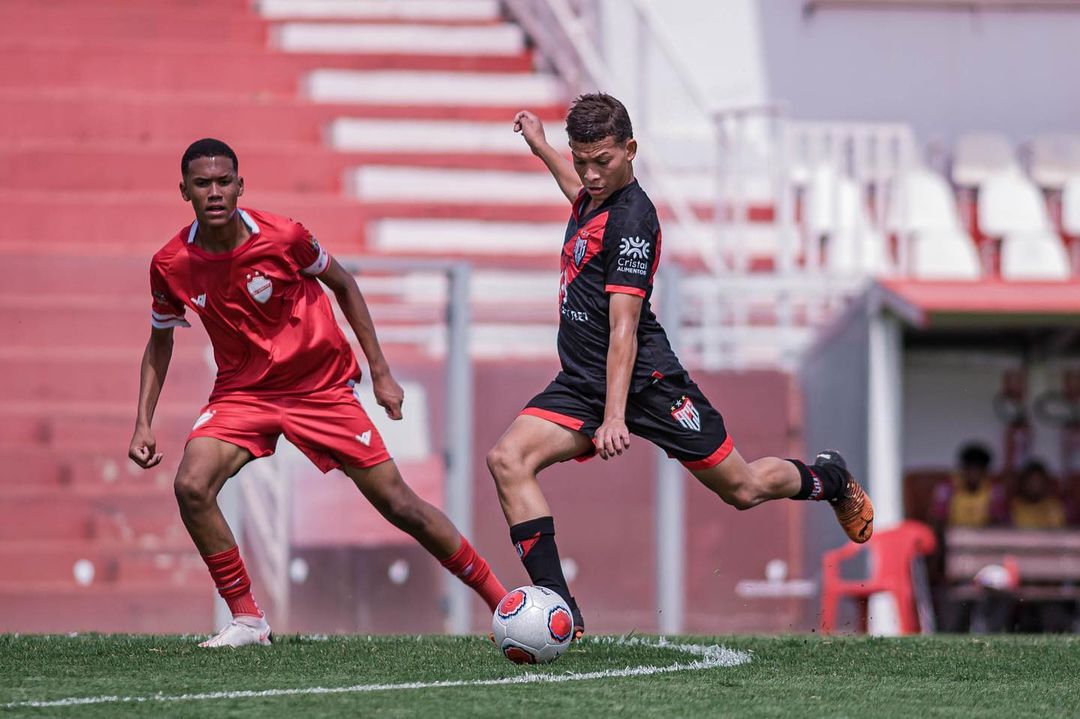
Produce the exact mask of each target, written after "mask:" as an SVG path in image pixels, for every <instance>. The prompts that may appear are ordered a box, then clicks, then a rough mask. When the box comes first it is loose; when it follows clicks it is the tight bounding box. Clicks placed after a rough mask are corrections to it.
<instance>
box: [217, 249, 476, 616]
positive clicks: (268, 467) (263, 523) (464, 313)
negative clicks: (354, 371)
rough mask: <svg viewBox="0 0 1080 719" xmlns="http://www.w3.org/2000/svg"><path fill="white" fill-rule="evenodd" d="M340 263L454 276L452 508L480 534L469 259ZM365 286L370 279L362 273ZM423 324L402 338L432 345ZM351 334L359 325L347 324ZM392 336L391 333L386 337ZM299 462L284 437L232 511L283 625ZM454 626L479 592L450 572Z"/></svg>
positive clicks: (449, 443) (448, 343)
mask: <svg viewBox="0 0 1080 719" xmlns="http://www.w3.org/2000/svg"><path fill="white" fill-rule="evenodd" d="M337 260H338V262H339V263H340V264H341V265H342V266H343V267H344V268H345V269H346V270H348V271H349V272H351V273H352V274H354V275H356V276H357V277H361V278H362V277H363V276H364V275H367V274H369V273H378V274H382V275H395V274H396V275H402V274H408V273H426V274H431V273H437V274H442V275H443V276H445V278H446V285H445V294H444V296H443V307H444V322H445V333H444V334H443V339H444V342H445V344H444V345H443V346H442V347H441V348H440V349H441V350H442V352H440V354H442V355H443V357H444V361H445V366H446V377H445V379H446V407H447V409H446V413H445V428H444V435H445V437H446V440H445V441H446V444H445V449H444V462H445V465H446V484H445V497H446V507H445V510H446V515H447V516H448V517H449V518H450V520H451V521H452V522H453V523H454V525H455V526H456V527H457V528H458V530H459V531H461V533H462V534H463V535H464V536H470V535H471V534H472V506H473V496H472V494H473V493H472V488H473V485H472V480H473V470H472V433H473V408H472V405H473V374H472V360H471V358H470V354H469V312H470V308H469V283H470V275H471V270H470V267H469V265H468V264H466V263H463V262H449V261H446V262H443V261H438V260H432V261H426V260H397V259H390V258H370V257H365V258H362V259H361V258H352V257H338V258H337ZM361 285H362V286H363V282H362V280H361ZM421 322H422V323H423V324H422V327H421V331H418V332H416V333H415V334H412V335H408V334H402V336H401V337H399V338H398V341H399V342H400V341H405V342H409V341H412V342H414V343H416V344H417V345H420V346H421V348H422V349H425V350H426V349H427V348H428V345H429V344H430V341H431V328H430V326H429V325H430V318H428V317H424V318H422V319H421ZM343 329H344V330H345V332H346V333H347V334H351V330H350V329H349V328H347V327H344V328H343ZM381 339H382V340H383V341H384V342H385V338H384V337H381ZM297 462H299V463H301V464H303V465H306V464H307V460H306V458H304V457H303V455H301V454H300V452H299V451H298V450H295V448H292V447H291V445H288V443H287V442H284V441H282V442H281V443H279V449H278V451H277V453H275V455H274V456H272V457H270V458H268V459H264V460H260V461H258V462H253V463H251V464H249V465H248V466H247V467H245V469H244V470H243V471H242V473H241V476H240V482H239V485H240V493H239V500H240V501H239V502H236V503H235V504H236V505H238V506H236V507H235V508H234V509H233V511H227V515H231V516H229V521H230V523H231V524H233V528H234V531H236V533H237V534H238V535H241V534H243V535H244V536H245V537H246V539H247V543H246V546H245V548H244V551H245V555H246V556H248V557H249V558H250V561H252V563H253V564H254V566H255V567H256V571H257V573H258V576H259V577H260V578H261V582H260V586H261V587H263V590H262V591H265V592H266V593H267V596H268V597H269V599H270V601H271V602H272V603H273V609H274V622H275V626H276V627H279V630H281V629H287V627H288V621H289V609H290V600H289V595H290V587H291V583H292V579H291V572H290V570H291V559H292V557H291V552H292V526H293V525H292V521H293V517H292V481H291V478H292V476H293V475H294V474H295V473H296V471H297ZM444 596H445V600H446V601H445V606H446V622H445V628H446V631H448V632H450V633H454V634H462V633H465V632H467V631H469V628H470V603H471V596H470V592H469V589H468V587H466V586H465V585H464V584H463V583H462V582H460V581H458V579H457V578H456V577H454V576H453V575H451V574H447V576H446V583H445V585H444Z"/></svg>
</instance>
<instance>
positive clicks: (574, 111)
mask: <svg viewBox="0 0 1080 719" xmlns="http://www.w3.org/2000/svg"><path fill="white" fill-rule="evenodd" d="M566 135H567V137H569V138H570V140H571V141H573V142H599V141H600V140H603V139H604V138H605V137H614V138H615V142H618V143H623V142H626V141H627V140H629V139H630V138H631V137H633V136H634V128H633V126H632V125H631V124H630V113H628V112H627V111H626V106H625V105H623V104H622V103H621V102H619V101H618V100H616V99H615V98H614V97H612V96H611V95H608V94H606V93H603V92H594V93H590V94H587V95H579V96H578V98H577V99H576V100H574V102H573V103H572V104H571V105H570V112H568V113H567V115H566Z"/></svg>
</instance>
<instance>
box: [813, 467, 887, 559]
mask: <svg viewBox="0 0 1080 719" xmlns="http://www.w3.org/2000/svg"><path fill="white" fill-rule="evenodd" d="M814 461H815V463H816V464H831V465H834V466H837V467H839V468H840V469H842V470H843V471H844V475H845V476H846V477H847V484H846V485H845V486H844V491H843V493H842V494H841V495H840V496H839V497H837V498H836V499H830V500H829V504H831V505H832V508H833V511H834V512H836V521H838V522H840V526H841V527H843V528H844V532H846V533H847V536H848V538H849V539H850V540H851V541H853V542H855V543H856V544H862V543H864V542H866V541H867V540H869V539H870V537H871V536H873V534H874V504H873V502H871V501H870V497H868V496H867V494H866V492H865V491H863V488H862V486H861V485H860V484H859V483H858V482H856V481H855V478H854V477H852V476H851V472H849V471H848V468H847V462H845V461H844V458H843V457H841V456H840V453H839V452H837V451H836V450H833V449H827V450H825V451H824V452H819V453H818V455H817V457H815V459H814Z"/></svg>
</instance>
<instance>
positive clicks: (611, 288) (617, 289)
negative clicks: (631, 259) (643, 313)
mask: <svg viewBox="0 0 1080 719" xmlns="http://www.w3.org/2000/svg"><path fill="white" fill-rule="evenodd" d="M604 292H608V293H616V294H620V295H636V296H637V297H644V296H645V290H643V289H641V288H640V287H627V286H626V285H607V286H606V287H604Z"/></svg>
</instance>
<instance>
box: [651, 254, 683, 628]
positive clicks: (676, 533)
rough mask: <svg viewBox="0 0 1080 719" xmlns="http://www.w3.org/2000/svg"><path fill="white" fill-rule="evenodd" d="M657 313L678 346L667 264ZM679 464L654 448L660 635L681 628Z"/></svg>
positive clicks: (674, 294)
mask: <svg viewBox="0 0 1080 719" xmlns="http://www.w3.org/2000/svg"><path fill="white" fill-rule="evenodd" d="M661 275H662V276H661V284H660V286H659V289H660V295H661V296H660V315H661V319H662V324H663V325H664V329H665V330H666V331H667V336H668V341H669V342H671V346H672V348H673V349H677V348H678V347H679V329H680V316H679V315H680V313H679V273H678V270H677V269H676V268H674V267H673V266H671V265H669V266H668V267H667V268H665V270H664V271H663V272H662V273H661ZM684 474H685V473H684V471H683V469H682V467H680V466H679V465H678V463H676V462H674V461H672V460H671V459H669V458H668V456H667V453H666V452H664V451H663V450H661V449H659V448H657V449H656V614H657V629H658V630H659V632H660V633H661V634H679V633H680V632H682V629H683V607H684V603H685V586H684V576H685V573H686V572H685V567H684V562H685V557H686V551H685V550H686V510H685V507H686V504H685V501H686V496H685V495H686V486H685V484H684V482H685V477H684Z"/></svg>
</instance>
